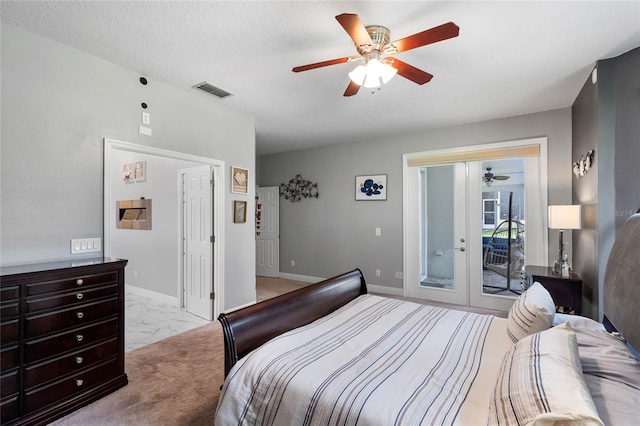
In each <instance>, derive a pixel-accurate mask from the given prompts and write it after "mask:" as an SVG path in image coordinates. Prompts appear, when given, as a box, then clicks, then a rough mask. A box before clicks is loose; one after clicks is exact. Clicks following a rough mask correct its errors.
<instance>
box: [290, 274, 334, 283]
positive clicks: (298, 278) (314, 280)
mask: <svg viewBox="0 0 640 426" xmlns="http://www.w3.org/2000/svg"><path fill="white" fill-rule="evenodd" d="M280 278H284V279H285V280H293V281H302V282H305V283H312V284H314V283H318V282H320V281H322V280H326V278H318V277H310V276H308V275H297V274H287V273H286V272H281V273H280Z"/></svg>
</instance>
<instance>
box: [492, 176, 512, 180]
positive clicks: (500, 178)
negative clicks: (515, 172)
mask: <svg viewBox="0 0 640 426" xmlns="http://www.w3.org/2000/svg"><path fill="white" fill-rule="evenodd" d="M507 179H509V176H494V177H493V180H507Z"/></svg>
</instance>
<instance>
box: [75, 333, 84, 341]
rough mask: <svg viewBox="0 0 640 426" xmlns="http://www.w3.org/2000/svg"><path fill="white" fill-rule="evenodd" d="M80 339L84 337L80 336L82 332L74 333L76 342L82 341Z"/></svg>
mask: <svg viewBox="0 0 640 426" xmlns="http://www.w3.org/2000/svg"><path fill="white" fill-rule="evenodd" d="M82 339H84V337H83V336H82V334H76V340H77V341H78V342H82Z"/></svg>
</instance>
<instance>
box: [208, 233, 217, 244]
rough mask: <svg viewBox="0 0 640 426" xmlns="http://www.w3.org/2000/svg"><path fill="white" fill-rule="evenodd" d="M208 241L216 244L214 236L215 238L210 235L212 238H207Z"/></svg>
mask: <svg viewBox="0 0 640 426" xmlns="http://www.w3.org/2000/svg"><path fill="white" fill-rule="evenodd" d="M209 241H211V242H212V243H215V242H216V236H215V235H212V236H211V237H210V238H209Z"/></svg>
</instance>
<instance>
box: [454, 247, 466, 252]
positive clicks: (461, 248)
mask: <svg viewBox="0 0 640 426" xmlns="http://www.w3.org/2000/svg"><path fill="white" fill-rule="evenodd" d="M455 249H456V250H460V251H465V250H466V249H465V248H464V247H460V248H458V247H456V248H455Z"/></svg>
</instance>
